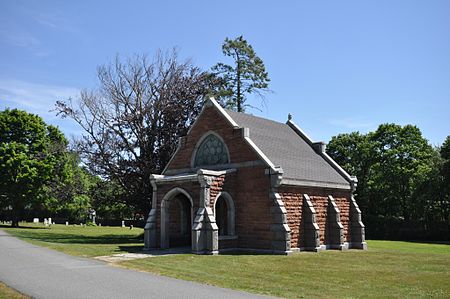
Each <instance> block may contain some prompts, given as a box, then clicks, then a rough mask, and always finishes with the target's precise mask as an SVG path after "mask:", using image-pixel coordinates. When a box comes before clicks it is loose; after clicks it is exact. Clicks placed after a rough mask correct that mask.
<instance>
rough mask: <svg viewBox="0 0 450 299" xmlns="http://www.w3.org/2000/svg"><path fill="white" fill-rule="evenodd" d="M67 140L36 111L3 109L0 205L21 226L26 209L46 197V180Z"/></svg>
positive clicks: (1, 118) (0, 133)
mask: <svg viewBox="0 0 450 299" xmlns="http://www.w3.org/2000/svg"><path fill="white" fill-rule="evenodd" d="M66 145H67V141H66V140H65V138H64V136H63V135H62V133H61V132H60V131H59V130H58V129H57V128H56V127H53V126H47V125H46V124H45V122H44V121H43V120H42V118H40V117H39V116H37V115H34V114H29V113H27V112H25V111H20V110H17V109H14V110H10V109H6V110H4V111H2V112H0V207H1V208H2V209H3V210H8V211H9V212H10V216H11V218H12V226H18V225H19V221H20V220H22V219H23V217H24V212H25V210H26V209H30V208H32V207H33V206H35V205H37V204H39V203H42V201H44V200H45V194H46V188H45V186H46V184H47V183H48V182H49V181H50V180H51V178H52V177H53V175H54V174H55V168H56V165H57V164H58V162H59V161H60V159H61V155H62V152H63V151H64V150H65V147H66Z"/></svg>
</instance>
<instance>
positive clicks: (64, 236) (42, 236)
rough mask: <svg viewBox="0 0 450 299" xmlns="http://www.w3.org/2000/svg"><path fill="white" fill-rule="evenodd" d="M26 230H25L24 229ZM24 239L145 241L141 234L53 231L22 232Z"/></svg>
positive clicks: (105, 241)
mask: <svg viewBox="0 0 450 299" xmlns="http://www.w3.org/2000/svg"><path fill="white" fill-rule="evenodd" d="M24 232H25V231H24ZM20 237H21V238H22V239H30V240H36V241H42V242H51V243H60V244H124V243H125V244H126V243H143V242H144V239H143V237H142V236H141V235H139V236H130V235H115V234H109V235H101V236H86V235H80V234H67V233H62V234H57V233H53V232H49V233H45V232H40V233H39V234H32V233H30V234H20Z"/></svg>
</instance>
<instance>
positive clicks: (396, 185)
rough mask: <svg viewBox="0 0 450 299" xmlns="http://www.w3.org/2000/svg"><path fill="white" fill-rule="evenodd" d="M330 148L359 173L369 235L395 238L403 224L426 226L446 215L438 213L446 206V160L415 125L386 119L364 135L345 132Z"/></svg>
mask: <svg viewBox="0 0 450 299" xmlns="http://www.w3.org/2000/svg"><path fill="white" fill-rule="evenodd" d="M327 152H328V154H329V155H330V156H331V157H332V158H333V159H335V160H336V162H338V163H339V164H340V165H341V166H342V167H343V168H344V169H345V170H346V171H348V172H349V173H350V174H353V175H356V176H357V177H358V186H357V188H356V197H357V200H358V203H359V204H360V207H361V209H362V211H363V218H364V221H365V223H366V226H367V233H368V236H369V237H377V238H386V237H392V235H389V234H392V233H394V232H393V230H395V229H398V228H399V225H400V224H402V223H405V224H406V225H407V224H411V223H416V224H417V223H422V224H423V225H424V226H425V227H426V226H427V225H428V224H430V223H431V222H433V221H443V218H445V216H444V217H436V215H439V214H440V212H437V210H438V209H441V208H440V207H441V206H442V205H443V203H442V201H441V200H440V198H443V197H442V196H441V195H440V194H441V193H442V192H443V189H442V186H443V185H442V183H441V182H442V180H443V179H442V175H441V166H440V165H442V160H441V158H440V156H439V153H438V152H437V151H436V150H435V149H433V148H432V147H431V146H430V145H429V144H428V142H427V140H426V139H425V138H423V136H422V133H421V132H420V130H419V129H418V128H417V127H416V126H412V125H406V126H399V125H395V124H383V125H380V126H379V127H378V129H377V130H376V131H375V132H370V133H368V134H365V135H362V134H360V133H358V132H354V133H350V134H341V135H338V136H336V137H333V138H332V139H331V141H330V143H329V144H328V146H327ZM389 230H390V231H389ZM428 232H430V231H428ZM394 237H398V233H397V235H396V236H394ZM422 237H423V236H422ZM440 237H441V238H442V237H443V236H442V235H441V236H440Z"/></svg>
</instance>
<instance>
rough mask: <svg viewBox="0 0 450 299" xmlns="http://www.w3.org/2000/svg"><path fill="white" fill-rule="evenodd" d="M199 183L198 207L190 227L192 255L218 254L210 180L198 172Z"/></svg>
mask: <svg viewBox="0 0 450 299" xmlns="http://www.w3.org/2000/svg"><path fill="white" fill-rule="evenodd" d="M198 181H199V183H200V207H199V208H198V210H197V213H196V215H195V219H194V224H193V226H192V253H196V254H218V253H219V229H218V227H217V224H216V219H215V217H214V213H213V210H212V209H211V207H210V205H209V203H210V194H209V189H210V187H211V184H212V178H211V177H209V176H206V175H205V174H203V172H202V170H201V169H200V170H199V171H198Z"/></svg>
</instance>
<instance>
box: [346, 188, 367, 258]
mask: <svg viewBox="0 0 450 299" xmlns="http://www.w3.org/2000/svg"><path fill="white" fill-rule="evenodd" d="M350 248H356V249H363V250H367V243H366V234H365V226H364V224H363V223H362V221H361V210H360V209H359V207H358V204H357V203H356V201H355V198H354V197H353V195H352V197H351V198H350Z"/></svg>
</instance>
